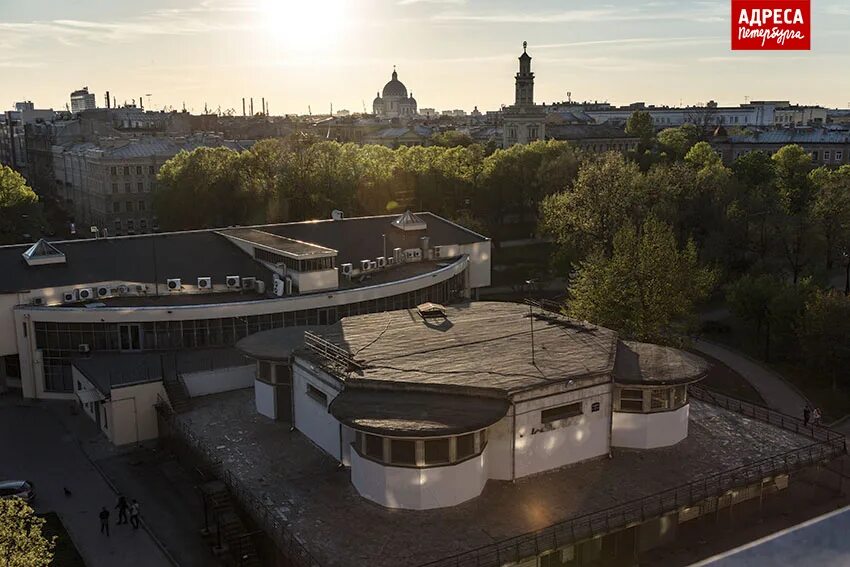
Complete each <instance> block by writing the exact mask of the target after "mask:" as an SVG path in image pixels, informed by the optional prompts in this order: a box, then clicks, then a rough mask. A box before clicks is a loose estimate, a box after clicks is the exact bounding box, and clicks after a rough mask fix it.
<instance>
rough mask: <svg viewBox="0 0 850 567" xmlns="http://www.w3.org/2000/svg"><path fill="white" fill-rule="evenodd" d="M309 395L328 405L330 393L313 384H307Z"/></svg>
mask: <svg viewBox="0 0 850 567" xmlns="http://www.w3.org/2000/svg"><path fill="white" fill-rule="evenodd" d="M307 395H308V396H309V397H311V398H313V399H314V400H315V401H317V402H319V403H320V404H322V405H323V406H327V405H328V395H327V394H325V393H324V392H323V391H321V390H320V389H318V388H317V387H315V386H313V385H312V384H307Z"/></svg>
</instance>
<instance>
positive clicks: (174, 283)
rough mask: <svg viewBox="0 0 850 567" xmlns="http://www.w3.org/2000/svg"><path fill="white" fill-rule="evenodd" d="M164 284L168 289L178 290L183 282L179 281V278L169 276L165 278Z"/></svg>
mask: <svg viewBox="0 0 850 567" xmlns="http://www.w3.org/2000/svg"><path fill="white" fill-rule="evenodd" d="M165 285H166V287H168V291H180V288H181V287H183V282H181V281H180V278H169V279H167V280H165Z"/></svg>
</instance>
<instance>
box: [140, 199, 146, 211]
mask: <svg viewBox="0 0 850 567" xmlns="http://www.w3.org/2000/svg"><path fill="white" fill-rule="evenodd" d="M139 210H140V211H144V210H145V202H144V201H139Z"/></svg>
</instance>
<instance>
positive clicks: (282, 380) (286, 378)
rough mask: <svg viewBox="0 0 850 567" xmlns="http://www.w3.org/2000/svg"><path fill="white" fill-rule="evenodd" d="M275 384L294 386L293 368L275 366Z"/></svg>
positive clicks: (282, 365)
mask: <svg viewBox="0 0 850 567" xmlns="http://www.w3.org/2000/svg"><path fill="white" fill-rule="evenodd" d="M274 383H275V384H292V367H291V366H290V365H288V364H275V365H274Z"/></svg>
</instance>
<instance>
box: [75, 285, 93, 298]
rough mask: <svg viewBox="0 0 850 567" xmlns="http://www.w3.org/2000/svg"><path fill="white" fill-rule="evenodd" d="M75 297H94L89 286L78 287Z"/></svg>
mask: <svg viewBox="0 0 850 567" xmlns="http://www.w3.org/2000/svg"><path fill="white" fill-rule="evenodd" d="M77 297H79V298H80V301H88V300H89V299H94V290H93V289H92V288H90V287H84V288H81V289H78V290H77Z"/></svg>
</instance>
